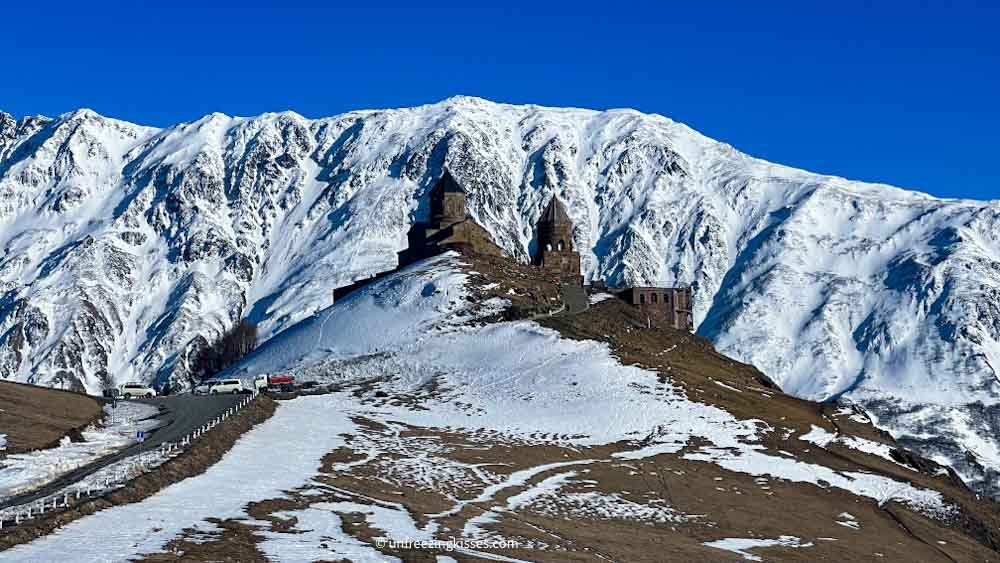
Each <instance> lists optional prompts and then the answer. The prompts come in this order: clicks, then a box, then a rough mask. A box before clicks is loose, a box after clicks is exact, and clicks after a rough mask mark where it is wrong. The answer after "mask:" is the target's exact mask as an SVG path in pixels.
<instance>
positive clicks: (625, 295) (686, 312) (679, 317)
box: [618, 287, 694, 331]
mask: <svg viewBox="0 0 1000 563" xmlns="http://www.w3.org/2000/svg"><path fill="white" fill-rule="evenodd" d="M618 297H619V298H620V299H622V300H624V301H625V302H626V303H629V304H630V305H633V306H635V307H636V308H638V309H639V311H640V312H641V313H642V314H643V315H644V316H645V317H646V318H648V319H649V321H650V322H652V323H655V324H659V325H665V326H670V327H673V328H676V329H677V330H687V331H690V330H694V316H693V314H692V300H691V288H690V287H629V288H625V289H624V290H621V291H619V292H618Z"/></svg>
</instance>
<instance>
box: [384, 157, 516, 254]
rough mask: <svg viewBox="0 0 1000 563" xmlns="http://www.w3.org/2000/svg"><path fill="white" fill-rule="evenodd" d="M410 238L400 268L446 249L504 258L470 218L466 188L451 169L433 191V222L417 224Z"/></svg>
mask: <svg viewBox="0 0 1000 563" xmlns="http://www.w3.org/2000/svg"><path fill="white" fill-rule="evenodd" d="M406 238H407V242H408V245H407V248H406V250H403V251H402V252H400V253H399V265H400V266H404V265H406V264H410V263H412V262H415V261H417V260H420V259H422V258H427V257H429V256H435V255H437V254H440V253H442V252H444V251H446V250H463V251H471V252H475V253H478V254H488V255H493V256H502V255H503V251H502V250H501V249H500V247H498V246H497V245H496V244H495V243H494V242H493V238H492V237H491V236H490V233H489V232H487V231H486V229H484V228H482V227H481V226H480V225H479V224H478V223H476V222H475V221H474V220H473V219H472V218H471V217H469V213H468V208H467V207H466V192H465V189H464V188H462V186H461V184H459V183H458V181H457V180H455V178H454V176H452V175H451V172H449V171H448V170H447V169H445V171H444V174H442V175H441V178H440V179H439V180H438V181H437V183H436V184H434V187H433V188H431V191H430V221H429V222H426V223H424V222H418V223H414V224H413V226H412V227H411V228H410V231H409V232H408V233H407V235H406Z"/></svg>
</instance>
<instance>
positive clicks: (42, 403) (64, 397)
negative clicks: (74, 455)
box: [0, 381, 101, 454]
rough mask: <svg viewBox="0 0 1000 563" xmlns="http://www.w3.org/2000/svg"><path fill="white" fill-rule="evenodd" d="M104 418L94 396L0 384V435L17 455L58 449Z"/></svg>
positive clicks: (29, 386) (19, 384)
mask: <svg viewBox="0 0 1000 563" xmlns="http://www.w3.org/2000/svg"><path fill="white" fill-rule="evenodd" d="M100 416H101V403H100V401H98V400H96V399H94V398H93V397H88V396H87V395H82V394H80V393H72V392H69V391H60V390H57V389H49V388H46V387H36V386H34V385H26V384H23V383H14V382H10V381H0V433H2V434H6V435H7V451H6V452H4V453H5V454H14V453H20V452H25V451H29V450H36V449H42V448H49V447H52V446H55V445H56V444H57V443H58V442H59V440H60V439H61V438H62V437H63V436H66V435H70V437H71V438H72V437H73V436H74V435H78V433H79V431H80V430H82V429H83V428H86V427H87V426H88V425H90V424H92V423H94V422H96V421H97V420H98V419H99V418H100Z"/></svg>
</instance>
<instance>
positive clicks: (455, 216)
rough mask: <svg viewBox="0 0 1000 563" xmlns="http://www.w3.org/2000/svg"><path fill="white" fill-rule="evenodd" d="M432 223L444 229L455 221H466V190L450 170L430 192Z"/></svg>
mask: <svg viewBox="0 0 1000 563" xmlns="http://www.w3.org/2000/svg"><path fill="white" fill-rule="evenodd" d="M430 203H431V225H433V226H434V227H435V228H437V229H444V228H445V227H448V226H450V225H454V224H455V223H460V222H462V221H465V217H466V212H467V211H466V208H465V190H464V189H463V188H462V186H461V185H460V184H459V183H458V182H457V181H455V178H454V177H453V176H452V175H451V172H448V170H447V169H445V171H444V175H443V176H441V179H440V180H438V182H437V184H435V185H434V188H433V189H431V193H430Z"/></svg>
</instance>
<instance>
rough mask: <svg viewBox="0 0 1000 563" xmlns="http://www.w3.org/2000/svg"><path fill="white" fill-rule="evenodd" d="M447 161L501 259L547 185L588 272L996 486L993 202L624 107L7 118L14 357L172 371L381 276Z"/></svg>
mask: <svg viewBox="0 0 1000 563" xmlns="http://www.w3.org/2000/svg"><path fill="white" fill-rule="evenodd" d="M445 166H447V167H448V168H449V169H450V170H451V171H452V172H453V173H454V174H455V175H456V177H457V178H458V179H459V180H460V181H461V182H462V183H463V184H464V185H465V187H466V188H467V189H468V190H469V192H470V197H469V200H470V201H469V204H470V209H471V213H472V214H473V216H474V217H475V218H476V219H477V220H478V221H479V222H480V223H481V224H483V225H484V226H485V227H486V228H487V229H488V230H489V231H490V232H491V233H492V234H493V236H494V238H495V240H496V242H497V243H498V244H499V245H500V246H501V247H502V248H504V249H505V250H507V251H508V252H509V253H510V254H511V255H513V256H515V257H518V258H520V259H525V258H526V257H527V256H528V254H529V252H530V251H531V250H532V248H533V247H532V238H533V234H534V233H533V225H534V222H535V220H536V219H537V217H538V216H539V214H540V213H541V211H542V208H543V207H544V205H545V203H547V201H548V199H549V198H550V197H551V195H553V194H558V195H559V196H560V197H561V198H563V201H564V202H565V203H566V207H567V209H568V211H569V213H570V215H571V216H572V218H573V219H574V221H575V222H576V229H575V233H574V237H575V241H574V242H575V246H576V248H578V249H580V250H581V252H582V253H583V255H584V270H585V272H586V275H587V276H588V278H590V279H598V278H601V279H604V280H606V281H608V282H610V283H616V284H618V283H631V282H641V283H667V284H675V283H676V284H691V285H692V286H693V287H694V295H695V304H696V305H695V310H696V322H697V325H698V332H699V333H701V334H703V335H705V336H707V337H709V338H710V339H712V340H713V341H714V342H715V343H716V344H717V346H718V347H719V349H720V350H721V351H723V352H725V353H727V354H729V355H731V356H733V357H735V358H738V359H740V360H743V361H746V362H749V363H752V364H754V365H756V366H758V367H759V368H760V369H761V370H763V371H764V372H765V373H767V374H768V375H770V376H771V377H772V378H773V379H775V380H776V381H777V382H779V383H780V384H781V385H782V387H783V388H784V389H785V390H786V391H788V392H790V393H793V394H796V395H799V396H802V397H806V398H811V399H825V398H831V397H843V398H845V399H850V400H853V401H855V402H860V403H863V404H864V405H865V406H866V408H867V409H869V410H870V411H872V414H873V415H875V416H877V417H878V418H879V419H880V422H881V423H882V424H883V425H884V426H885V427H887V428H891V429H893V430H894V432H896V434H897V435H898V436H899V437H900V439H901V441H903V442H904V443H909V444H911V445H914V446H917V447H918V449H920V450H921V451H922V452H923V453H924V454H926V455H929V456H930V457H932V458H935V459H937V460H938V461H948V462H950V463H952V464H955V466H956V467H957V468H958V469H959V471H960V472H961V473H962V474H963V475H964V476H965V477H966V478H967V479H969V480H971V481H980V482H982V483H983V484H984V486H987V487H988V486H993V487H995V486H996V485H995V483H996V481H997V477H998V474H997V473H996V472H995V471H996V469H998V468H1000V443H998V441H997V439H996V436H997V435H1000V376H998V374H997V371H996V369H997V368H998V366H1000V234H998V233H1000V203H997V202H977V201H958V200H940V199H935V198H933V197H930V196H927V195H924V194H920V193H915V192H910V191H905V190H900V189H896V188H892V187H889V186H884V185H872V184H864V183H858V182H850V181H847V180H844V179H841V178H835V177H829V176H820V175H816V174H811V173H808V172H804V171H801V170H796V169H791V168H787V167H783V166H779V165H775V164H771V163H768V162H764V161H761V160H758V159H755V158H751V157H749V156H747V155H744V154H742V153H740V152H738V151H736V150H735V149H733V148H732V147H730V146H729V145H726V144H723V143H719V142H717V141H713V140H711V139H708V138H706V137H704V136H702V135H700V134H698V133H697V132H695V131H693V130H691V129H690V128H688V127H686V126H684V125H682V124H679V123H676V122H673V121H671V120H669V119H667V118H665V117H662V116H658V115H644V114H641V113H638V112H635V111H630V110H614V111H606V112H595V111H588V110H579V109H554V108H542V107H537V106H511V105H502V104H495V103H492V102H488V101H485V100H481V99H476V98H466V97H459V98H452V99H448V100H445V101H443V102H441V103H438V104H434V105H428V106H420V107H416V108H408V109H399V110H385V111H358V112H351V113H347V114H343V115H339V116H335V117H331V118H326V119H319V120H308V119H305V118H303V117H302V116H299V115H296V114H294V113H280V114H266V115H262V116H259V117H255V118H235V117H228V116H225V115H221V114H212V115H209V116H206V117H204V118H202V119H200V120H198V121H195V122H191V123H184V124H180V125H177V126H174V127H170V128H167V129H162V130H160V129H153V128H149V127H142V126H138V125H133V124H130V123H125V122H122V121H117V120H113V119H108V118H104V117H101V116H99V115H97V114H95V113H94V112H92V111H88V110H80V111H76V112H73V113H70V114H66V115H63V116H60V117H59V118H56V119H47V118H42V117H30V118H23V119H20V120H14V119H13V118H11V117H10V116H8V115H6V114H0V374H2V375H3V377H5V378H13V379H17V380H23V381H32V382H35V383H40V384H45V385H53V386H74V387H85V388H87V389H89V390H91V391H96V390H98V389H100V388H101V387H102V386H103V385H104V384H106V383H107V382H111V381H118V382H121V381H126V380H129V379H133V378H136V379H143V380H153V379H160V380H162V379H165V378H168V377H178V378H183V376H184V374H185V371H186V369H187V360H188V358H190V356H191V355H192V354H193V353H194V351H195V350H197V349H198V348H199V347H200V346H203V345H204V343H205V342H206V340H208V339H211V338H213V337H214V336H215V335H218V334H219V333H220V332H221V331H223V330H224V329H225V328H227V327H229V326H231V325H232V324H233V323H235V322H236V321H238V320H239V319H240V318H243V317H247V318H249V319H250V320H251V321H253V322H256V323H258V324H259V327H260V333H261V335H262V338H264V339H267V338H269V337H270V336H272V335H274V334H276V333H278V332H279V331H281V330H283V329H284V328H287V327H288V326H290V325H291V324H293V323H295V322H296V321H298V320H301V319H302V318H304V317H307V316H309V315H310V314H312V313H313V312H314V311H316V310H318V309H320V308H323V307H325V306H327V305H329V303H330V300H331V289H332V288H333V287H336V286H339V285H344V284H346V283H348V282H350V281H351V280H353V279H357V278H360V277H366V276H368V275H370V274H371V273H374V272H377V271H381V270H386V269H390V268H392V267H393V266H394V265H395V254H394V253H395V251H396V250H399V249H400V248H402V247H403V246H404V245H405V232H406V230H407V228H408V225H409V224H410V223H411V222H412V221H414V220H416V219H419V218H423V217H425V216H426V213H427V202H426V192H427V191H428V189H429V188H430V186H431V184H432V183H433V181H434V180H435V179H436V178H437V177H438V175H439V174H440V173H441V170H442V168H443V167H445ZM967 452H968V453H967ZM986 468H992V469H986Z"/></svg>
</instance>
